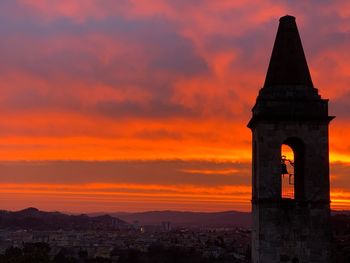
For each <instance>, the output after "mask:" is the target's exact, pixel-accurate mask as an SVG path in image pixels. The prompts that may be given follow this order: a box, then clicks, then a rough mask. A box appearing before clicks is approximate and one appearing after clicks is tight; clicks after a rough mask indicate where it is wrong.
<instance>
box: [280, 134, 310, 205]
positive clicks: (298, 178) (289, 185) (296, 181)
mask: <svg viewBox="0 0 350 263" xmlns="http://www.w3.org/2000/svg"><path fill="white" fill-rule="evenodd" d="M304 151H305V146H304V143H303V142H302V141H301V140H300V139H298V138H296V137H290V138H288V139H287V140H285V141H284V143H283V144H282V146H281V166H282V169H281V197H282V198H286V199H296V200H299V201H301V200H303V198H304Z"/></svg>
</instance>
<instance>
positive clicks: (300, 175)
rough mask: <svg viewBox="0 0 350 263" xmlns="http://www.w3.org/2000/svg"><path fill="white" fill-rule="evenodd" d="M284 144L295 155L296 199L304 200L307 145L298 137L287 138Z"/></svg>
mask: <svg viewBox="0 0 350 263" xmlns="http://www.w3.org/2000/svg"><path fill="white" fill-rule="evenodd" d="M283 144H285V145H288V146H289V147H290V148H291V149H292V150H293V153H294V199H295V200H298V201H302V200H303V199H304V196H305V195H304V191H305V189H304V162H305V160H304V159H305V144H304V142H303V141H302V140H301V139H299V138H297V137H289V138H287V139H286V140H285V141H284V142H283Z"/></svg>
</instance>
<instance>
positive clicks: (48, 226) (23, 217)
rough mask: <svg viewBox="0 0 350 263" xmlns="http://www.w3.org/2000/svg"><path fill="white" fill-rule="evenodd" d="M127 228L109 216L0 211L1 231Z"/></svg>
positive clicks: (124, 223) (28, 209)
mask: <svg viewBox="0 0 350 263" xmlns="http://www.w3.org/2000/svg"><path fill="white" fill-rule="evenodd" d="M127 226H128V224H127V223H126V222H124V221H123V220H120V219H119V218H115V217H112V216H110V215H101V216H96V217H90V216H87V215H84V214H82V215H66V214H63V213H60V212H44V211H39V210H38V209H36V208H27V209H24V210H21V211H16V212H9V211H0V228H1V229H33V230H58V229H63V230H73V229H74V230H113V229H118V228H124V227H127Z"/></svg>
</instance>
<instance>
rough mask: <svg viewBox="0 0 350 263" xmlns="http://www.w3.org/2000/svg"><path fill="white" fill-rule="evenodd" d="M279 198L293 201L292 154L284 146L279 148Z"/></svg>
mask: <svg viewBox="0 0 350 263" xmlns="http://www.w3.org/2000/svg"><path fill="white" fill-rule="evenodd" d="M281 196H282V198H288V199H294V197H295V196H294V152H293V150H292V148H290V147H289V146H288V145H286V144H282V148H281Z"/></svg>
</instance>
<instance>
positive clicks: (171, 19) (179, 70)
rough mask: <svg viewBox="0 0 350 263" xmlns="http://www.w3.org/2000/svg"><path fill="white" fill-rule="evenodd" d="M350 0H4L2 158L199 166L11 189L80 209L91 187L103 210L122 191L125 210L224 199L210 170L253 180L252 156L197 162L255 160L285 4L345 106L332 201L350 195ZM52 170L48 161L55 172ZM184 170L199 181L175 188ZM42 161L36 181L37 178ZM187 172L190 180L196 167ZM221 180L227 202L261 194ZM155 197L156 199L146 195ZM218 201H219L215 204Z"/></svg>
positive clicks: (319, 80) (319, 78)
mask: <svg viewBox="0 0 350 263" xmlns="http://www.w3.org/2000/svg"><path fill="white" fill-rule="evenodd" d="M347 7H348V4H347V3H343V2H341V1H332V2H327V3H326V2H322V3H320V2H319V1H316V0H311V1H308V2H300V3H299V2H298V3H295V2H281V1H280V2H278V3H276V1H253V0H252V1H230V0H223V1H211V0H204V1H200V2H198V3H197V2H196V3H195V4H193V2H192V1H183V0H179V1H172V0H156V1H152V3H150V1H146V0H120V1H113V0H106V1H103V3H101V1H95V0H84V1H83V0H52V1H46V0H36V1H33V0H20V1H12V0H4V1H1V3H0V16H1V17H2V19H3V20H2V21H3V22H2V23H1V26H0V36H1V43H0V56H1V58H2V63H1V65H0V72H1V74H0V146H1V147H0V148H1V150H0V160H10V161H18V160H25V161H38V160H66V161H67V160H83V161H95V160H99V161H105V160H134V161H135V160H136V161H137V160H148V161H152V160H159V159H162V160H169V159H171V160H178V159H181V160H184V161H185V162H187V165H188V166H186V167H182V166H181V165H179V166H176V169H175V168H174V169H173V168H172V170H171V174H172V175H171V176H169V177H167V175H168V174H169V173H170V172H169V170H166V169H164V168H159V167H158V166H157V167H156V168H155V167H154V166H152V165H151V166H147V167H146V168H144V169H143V170H140V171H139V172H140V174H144V175H145V176H144V178H143V179H142V180H144V181H142V183H140V189H138V188H137V187H136V186H135V185H136V183H137V182H135V181H133V182H132V184H131V185H128V186H124V187H125V188H126V189H129V190H130V191H131V190H132V191H134V192H133V193H122V192H120V191H121V190H120V189H121V188H122V187H121V185H120V186H119V188H118V187H117V188H116V189H114V190H112V189H110V188H108V187H109V186H111V185H109V186H108V187H107V188H108V189H110V190H108V189H107V188H103V187H100V188H98V187H97V186H96V184H97V183H99V178H100V177H99V175H98V174H95V175H94V176H95V177H94V178H95V180H92V181H89V182H88V184H87V185H85V186H84V191H83V190H82V191H81V192H79V191H78V190H79V189H75V188H74V189H73V188H72V189H69V188H67V189H65V187H66V186H65V183H66V182H59V183H57V180H58V179H57V178H60V175H59V174H57V173H55V177H54V178H53V177H50V179H48V181H45V182H46V183H48V185H47V189H45V187H44V184H43V182H41V183H42V185H41V186H40V187H39V185H38V183H39V182H37V181H36V182H35V184H34V183H33V185H32V186H30V185H26V187H27V186H28V187H29V186H30V187H29V188H28V189H24V188H23V187H22V186H21V183H24V182H22V181H21V182H17V183H18V185H17V186H16V182H13V181H12V182H11V183H12V185H11V187H12V188H11V187H10V188H8V189H7V190H6V191H5V190H4V192H2V197H3V198H4V200H9V202H8V203H9V205H10V206H11V205H12V206H13V207H20V206H23V205H24V204H27V205H28V206H29V205H30V201H28V200H32V202H33V204H34V203H36V204H39V205H40V204H44V203H45V207H50V204H51V205H53V207H60V208H61V209H72V211H73V210H75V209H77V207H80V206H78V205H77V204H78V202H79V200H89V202H93V204H94V207H95V208H96V210H99V209H97V208H98V205H99V204H100V205H102V204H103V205H104V206H105V208H106V209H112V208H113V209H114V208H118V207H117V205H116V204H115V202H117V201H116V200H122V202H120V203H119V204H118V205H119V208H118V209H122V210H123V209H128V208H129V206H128V205H126V204H131V203H132V205H131V207H132V208H130V209H134V210H137V209H142V207H144V209H146V208H151V207H152V206H153V207H157V208H166V206H167V204H169V205H171V207H172V208H174V209H175V208H176V209H182V208H183V209H190V208H191V204H193V205H194V206H195V207H196V208H197V209H198V210H201V209H214V208H215V206H214V204H213V203H214V200H212V201H211V199H210V198H209V196H208V195H209V194H208V193H209V192H208V193H206V191H209V189H206V190H205V191H204V190H203V189H202V190H200V187H199V186H200V184H201V182H200V181H201V180H198V177H195V176H205V177H206V179H207V180H209V181H210V184H209V181H206V183H207V187H208V188H210V187H209V186H208V185H210V186H214V185H215V186H218V185H221V186H222V185H224V184H226V185H227V186H230V185H232V184H234V185H235V187H237V185H241V186H244V187H246V188H247V189H248V188H249V181H250V172H249V168H247V167H244V168H242V167H238V168H237V167H235V166H234V167H231V166H230V165H228V166H224V167H222V166H219V167H212V166H210V165H209V166H208V165H207V164H206V165H204V166H202V165H198V164H196V165H195V164H193V163H191V162H192V160H206V161H208V162H224V161H230V162H233V163H236V164H237V163H240V162H243V163H246V164H247V163H248V162H249V161H250V159H251V134H250V131H249V130H248V129H247V128H246V123H247V121H248V120H249V118H250V109H251V107H252V106H253V104H254V101H255V98H256V95H257V94H258V91H259V88H260V87H261V85H262V84H263V81H264V75H265V73H266V69H267V64H268V60H269V56H270V52H271V49H272V44H273V39H274V36H275V32H276V29H277V20H278V17H280V16H282V15H284V14H287V13H289V14H296V15H297V21H298V25H299V29H300V32H301V36H302V39H303V42H304V47H305V50H306V55H307V58H308V61H309V66H310V69H311V73H312V76H313V80H314V83H315V85H316V87H317V88H319V90H320V93H321V95H322V96H323V97H324V98H330V99H331V101H330V112H331V114H334V115H336V116H337V118H336V119H335V120H334V121H333V122H332V123H331V128H330V150H331V154H330V159H331V161H332V184H333V187H334V189H336V190H333V192H332V193H333V194H332V198H333V204H332V205H333V207H347V203H348V201H347V200H348V197H347V196H345V195H340V194H337V193H341V191H343V192H345V193H347V191H348V190H349V189H350V185H348V183H347V181H346V174H347V173H348V170H347V166H346V165H343V164H344V163H349V162H350V150H349V149H350V143H349V142H347V140H346V139H344V138H346V137H347V131H348V130H349V129H350V127H349V124H348V122H349V121H348V120H349V112H350V109H349V106H348V105H350V90H349V85H348V82H349V81H348V80H349V77H350V75H349V74H350V73H349V72H350V66H349V63H348V61H350V57H349V52H348V46H349V44H350V38H349V37H348V35H349V34H348V32H349V30H350V29H349V26H348V23H347V20H348V17H349V14H348V12H347V11H346V10H348V9H349V8H347ZM340 163H342V164H340ZM50 169H51V168H48V169H47V170H45V172H42V173H43V174H51V173H54V172H53V170H54V168H52V170H50ZM55 169H57V167H55ZM168 169H170V168H168ZM87 170H88V169H87ZM173 170H176V171H178V172H179V171H182V173H184V172H185V173H186V175H187V176H189V178H190V179H191V180H192V181H190V182H187V181H186V184H185V183H182V185H191V187H192V188H191V189H189V190H188V192H186V194H185V193H178V192H176V191H175V190H176V189H165V188H164V184H165V183H164V180H170V181H171V180H174V178H176V176H179V175H178V174H174V173H175V172H174V171H173ZM24 171H25V169H21V170H20V173H22V174H25V172H24ZM50 171H51V172H50ZM62 171H65V172H67V171H66V170H64V169H62ZM113 171H117V169H116V168H115V170H113ZM128 171H129V170H128ZM11 172H12V173H14V171H11ZM33 174H34V173H33ZM33 174H31V175H30V176H29V177H28V181H26V182H25V183H27V184H28V182H30V180H34V178H36V177H35V176H34V175H33ZM43 174H42V177H41V179H42V180H44V179H43V178H44V176H43ZM160 174H161V175H162V176H160ZM17 175H18V174H17ZM71 175H72V177H74V176H76V175H74V174H71ZM227 175H230V176H227ZM18 176H19V175H18ZM191 176H192V177H191ZM77 177H78V178H80V179H81V178H82V177H81V176H77ZM124 177H126V175H125V176H124ZM223 177H225V178H223ZM21 178H22V177H21ZM180 178H181V180H185V176H184V175H183V174H181V177H180ZM119 179H121V176H120V177H118V180H119ZM201 179H202V177H201ZM81 180H82V179H81ZM125 180H126V179H125ZM138 180H141V179H140V177H138ZM195 180H197V182H196V181H195ZM228 180H232V181H228ZM50 182H51V184H50ZM53 182H56V183H57V185H56V186H57V189H56V190H57V191H56V190H55V184H54V183H53ZM94 183H95V184H94ZM100 183H101V182H100ZM105 183H106V182H105ZM109 183H111V182H109ZM114 183H119V184H120V183H121V182H120V181H118V182H114ZM129 183H131V182H129ZM151 183H152V185H156V187H155V188H157V189H158V190H157V189H153V190H154V191H155V192H154V194H153V193H149V192H151V191H153V190H150V189H149V190H147V191H146V189H145V188H143V187H146V186H145V185H147V184H151ZM60 184H63V186H62V185H60ZM66 184H67V183H66ZM169 184H171V183H169ZM176 184H179V182H176ZM176 184H175V183H174V182H173V183H172V184H171V185H176ZM7 187H9V185H7ZM174 187H175V186H174ZM176 187H177V186H176ZM159 189H163V190H161V191H160V190H159ZM214 189H215V191H218V193H217V194H215V193H214V192H211V195H214V196H215V198H217V199H216V201H218V202H219V203H220V209H222V210H224V209H230V207H231V208H232V207H234V208H237V209H238V208H239V209H245V210H247V209H248V208H249V198H250V197H249V194H248V193H246V192H245V193H244V194H243V195H242V196H241V197H239V196H237V195H235V194H234V193H231V192H229V191H228V190H227V189H226V190H225V188H220V189H216V188H214ZM55 191H56V192H55ZM75 191H78V192H79V194H78V195H74V194H73V192H75ZM113 191H115V194H114V195H113V194H112V192H113ZM162 191H163V192H162ZM201 191H202V192H201ZM232 191H233V190H232ZM14 193H16V195H17V196H18V197H15V194H14ZM192 194H193V195H194V197H193V198H191V195H192ZM231 194H232V197H230V195H231ZM108 195H110V196H108ZM172 195H173V196H172ZM40 196H49V197H50V198H48V199H47V200H42V198H40ZM142 196H144V198H145V203H147V204H144V206H140V205H138V204H137V202H138V201H140V200H141V201H142ZM27 197H30V198H28V199H27ZM60 198H61V199H64V200H65V201H64V202H63V205H62V206H60V203H59V199H60ZM118 198H120V199H118ZM128 198H130V202H129V203H128V201H127V199H128ZM11 200H12V201H11ZM40 200H41V202H42V203H40ZM69 201H72V203H69ZM206 202H208V203H211V204H213V205H211V206H209V208H206V206H205V203H206ZM73 203H74V205H73ZM21 204H22V205H21ZM102 207H103V206H101V209H102ZM84 208H86V209H87V208H88V203H87V201H86V202H85V203H84ZM95 208H94V209H95ZM216 209H218V208H217V207H216Z"/></svg>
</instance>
